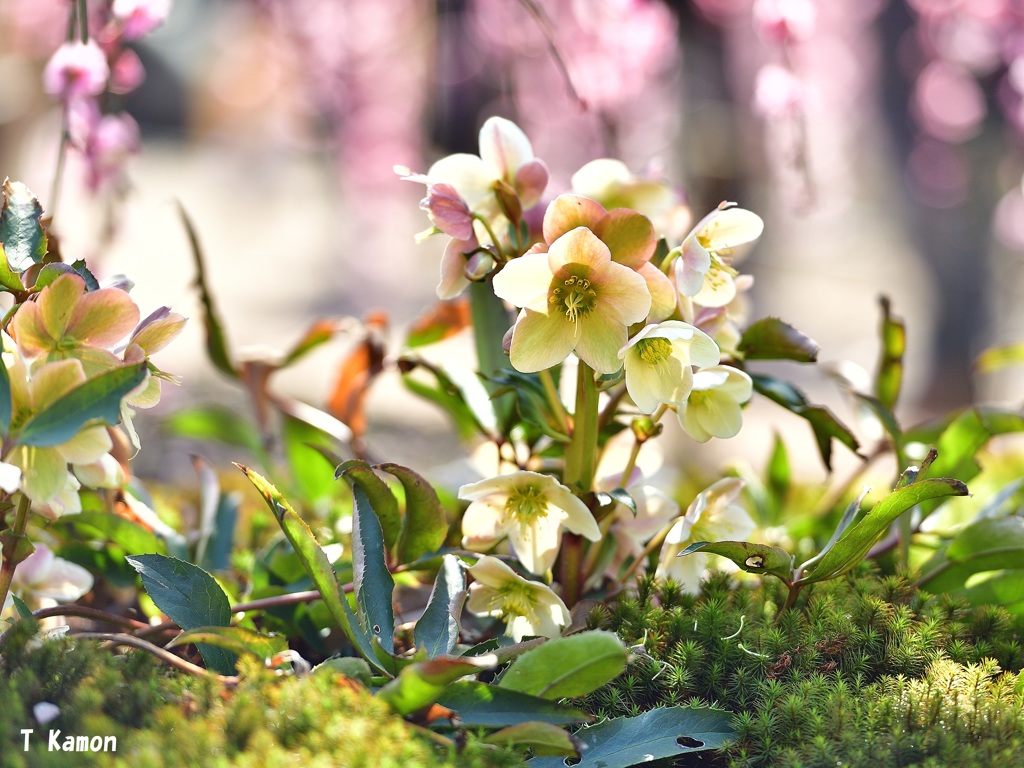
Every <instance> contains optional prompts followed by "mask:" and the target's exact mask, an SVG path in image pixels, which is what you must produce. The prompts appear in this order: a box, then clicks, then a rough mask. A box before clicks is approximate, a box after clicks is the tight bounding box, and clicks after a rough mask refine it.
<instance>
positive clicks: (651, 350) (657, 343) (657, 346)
mask: <svg viewBox="0 0 1024 768" xmlns="http://www.w3.org/2000/svg"><path fill="white" fill-rule="evenodd" d="M636 351H637V354H639V355H640V359H641V360H643V361H644V362H645V363H647V364H648V365H658V363H661V362H664V361H665V360H667V359H668V357H669V355H671V354H672V342H671V341H669V340H668V339H664V338H661V337H658V336H655V337H653V338H649V339H640V340H639V341H638V342H637V343H636Z"/></svg>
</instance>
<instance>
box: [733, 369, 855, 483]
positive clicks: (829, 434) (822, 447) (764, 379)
mask: <svg viewBox="0 0 1024 768" xmlns="http://www.w3.org/2000/svg"><path fill="white" fill-rule="evenodd" d="M750 378H751V379H752V380H753V382H754V389H756V390H757V391H758V392H760V393H761V394H762V395H764V396H765V397H767V398H768V399H769V400H771V401H773V402H775V403H778V404H779V405H781V406H782V407H783V408H785V409H786V410H788V411H790V412H791V413H794V414H796V415H797V416H800V417H801V418H803V419H806V420H807V422H808V423H809V424H810V425H811V429H813V430H814V439H815V442H817V444H818V452H819V453H820V454H821V461H822V463H823V464H824V465H825V468H826V469H828V470H829V471H831V470H832V441H833V440H838V441H839V442H840V443H842V444H843V445H845V446H846V447H847V448H849V449H850V450H851V451H853V452H854V453H857V450H858V448H859V447H860V445H859V444H858V442H857V438H856V437H854V435H853V432H851V431H850V429H849V428H848V427H847V426H846V425H844V424H843V423H842V422H841V421H839V419H837V418H836V417H835V415H834V414H833V413H832V411H830V410H829V409H828V408H825V407H824V406H821V405H811V404H810V403H808V402H807V398H806V397H804V395H803V393H801V392H800V391H799V390H798V389H797V388H796V387H794V386H793V385H792V384H789V383H788V382H785V381H782V380H781V379H776V378H774V377H772V376H763V375H759V374H751V376H750Z"/></svg>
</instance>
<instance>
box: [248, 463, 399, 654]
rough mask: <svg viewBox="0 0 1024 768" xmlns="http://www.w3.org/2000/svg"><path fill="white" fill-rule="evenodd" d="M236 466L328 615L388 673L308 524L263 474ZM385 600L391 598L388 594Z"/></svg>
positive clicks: (358, 646)
mask: <svg viewBox="0 0 1024 768" xmlns="http://www.w3.org/2000/svg"><path fill="white" fill-rule="evenodd" d="M235 466H236V467H238V468H239V469H240V470H242V472H244V473H245V475H246V477H248V478H249V481H250V482H251V483H252V484H253V485H254V486H256V490H258V491H259V492H260V495H262V496H263V499H264V500H265V501H266V502H267V506H269V507H270V511H271V512H273V513H274V517H275V518H277V522H278V524H279V525H280V526H281V530H282V531H284V535H285V538H287V539H288V542H289V543H290V544H291V545H292V548H293V549H294V550H295V554H296V555H297V556H298V558H299V561H300V562H301V563H302V567H303V569H304V570H305V571H306V574H307V575H308V576H309V578H310V579H311V580H312V581H313V586H314V587H315V588H316V590H317V591H318V592H319V593H320V595H321V597H322V598H323V601H324V605H325V606H326V607H327V610H328V611H329V612H330V614H331V617H332V618H333V619H334V621H335V622H336V623H337V625H338V626H339V627H341V628H342V630H343V631H344V632H345V635H346V636H347V637H348V639H349V642H351V643H352V645H353V646H354V647H355V648H357V649H359V651H360V653H362V654H363V657H364V658H366V660H367V661H369V662H370V663H371V664H373V665H374V666H375V667H377V668H378V669H379V670H381V671H382V672H387V671H388V670H387V669H386V668H385V667H384V666H383V665H382V664H381V663H380V662H379V661H378V660H377V658H376V655H375V654H374V652H373V644H372V643H371V642H370V639H369V637H368V635H367V633H366V632H364V631H363V628H362V626H360V624H359V622H358V620H357V619H356V616H355V614H354V613H353V612H352V609H351V608H350V607H349V604H348V600H347V599H346V598H345V596H344V595H343V594H342V592H341V584H339V583H338V578H337V577H336V576H335V575H334V569H333V568H332V567H331V563H330V561H329V560H328V559H327V555H325V554H324V551H323V549H321V548H320V545H319V544H318V543H317V540H316V538H315V537H314V536H313V532H312V531H311V530H309V526H308V525H306V522H305V521H304V520H303V519H302V518H301V517H299V516H298V514H297V513H296V512H295V510H294V509H292V507H291V505H290V504H289V503H288V502H287V501H286V500H285V498H284V497H283V496H282V495H281V493H280V491H278V490H277V488H275V487H274V486H273V485H272V484H271V483H269V482H267V480H266V479H265V478H264V477H262V476H261V475H260V474H258V473H257V472H254V471H253V470H251V469H249V468H248V467H243V466H242V465H241V464H235ZM388 599H389V600H390V596H389V598H388Z"/></svg>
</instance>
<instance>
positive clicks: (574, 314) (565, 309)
mask: <svg viewBox="0 0 1024 768" xmlns="http://www.w3.org/2000/svg"><path fill="white" fill-rule="evenodd" d="M548 303H549V304H551V306H552V308H553V309H555V310H557V311H558V312H561V313H562V314H564V315H565V319H566V320H569V321H570V322H573V323H575V322H577V321H578V320H579V319H580V317H584V316H586V315H587V314H589V312H590V311H591V310H592V309H593V308H594V305H595V304H596V303H597V291H596V290H595V289H594V286H593V284H592V283H591V282H590V280H588V279H587V278H585V277H580V276H578V275H569V276H568V277H564V278H555V280H554V281H553V282H552V284H551V292H550V293H549V295H548Z"/></svg>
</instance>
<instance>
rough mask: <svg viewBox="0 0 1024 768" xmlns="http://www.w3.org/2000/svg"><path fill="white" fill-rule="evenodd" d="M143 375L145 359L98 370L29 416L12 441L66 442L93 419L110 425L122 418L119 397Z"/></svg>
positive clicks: (34, 443)
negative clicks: (92, 376) (96, 374)
mask: <svg viewBox="0 0 1024 768" xmlns="http://www.w3.org/2000/svg"><path fill="white" fill-rule="evenodd" d="M145 378H146V364H145V363H139V364H138V365H130V366H129V365H126V366H124V367H121V368H115V369H114V370H112V371H107V372H106V373H101V374H100V375H99V376H96V377H95V378H92V379H89V380H88V381H86V382H85V383H84V384H81V385H79V386H77V387H75V388H74V389H73V390H71V391H70V392H68V393H67V394H66V395H64V396H63V397H61V398H59V399H58V400H57V401H56V402H54V403H52V404H51V405H50V406H49V407H48V408H46V409H45V410H43V411H41V412H40V413H37V414H36V415H35V416H33V417H32V418H31V419H29V420H28V422H26V423H25V425H24V426H23V427H22V428H21V431H20V432H19V433H18V434H17V435H15V437H14V440H15V443H16V444H18V445H29V446H36V447H39V448H46V447H50V446H54V445H60V444H61V443H66V442H67V441H68V440H70V439H71V438H72V437H74V436H75V435H76V434H77V433H78V430H80V429H81V428H82V427H83V426H84V425H85V424H86V422H89V421H92V420H94V419H100V420H102V421H104V422H105V423H107V424H109V425H111V426H113V425H114V424H117V422H118V420H119V419H120V418H121V401H122V400H123V399H124V397H125V396H126V395H127V394H128V393H129V392H131V391H132V390H133V389H135V388H136V387H137V386H139V384H141V383H142V382H143V380H144V379H145Z"/></svg>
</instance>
